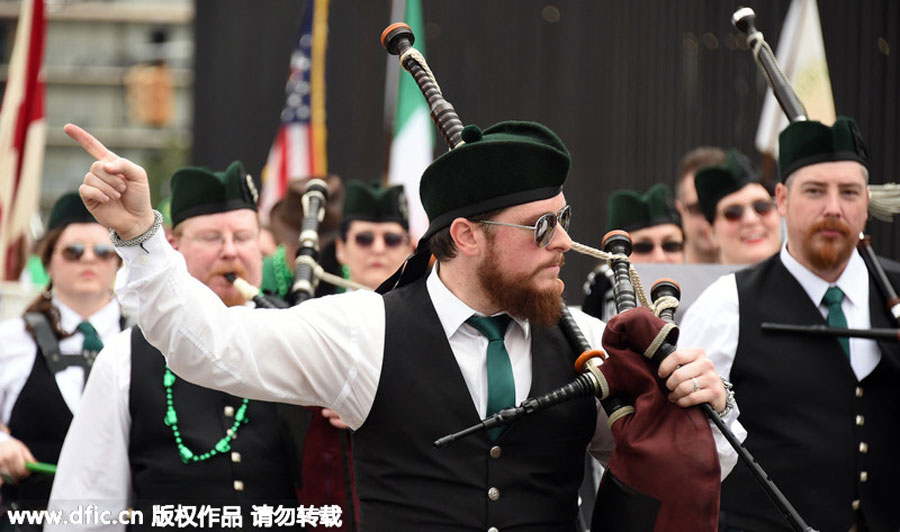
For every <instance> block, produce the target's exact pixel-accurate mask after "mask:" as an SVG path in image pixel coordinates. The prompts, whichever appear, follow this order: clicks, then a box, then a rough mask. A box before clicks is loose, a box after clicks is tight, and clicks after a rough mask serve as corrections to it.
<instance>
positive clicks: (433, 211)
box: [419, 121, 570, 240]
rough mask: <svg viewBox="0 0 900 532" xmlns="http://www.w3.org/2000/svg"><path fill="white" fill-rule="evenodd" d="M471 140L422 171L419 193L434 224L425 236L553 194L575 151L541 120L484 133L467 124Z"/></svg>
mask: <svg viewBox="0 0 900 532" xmlns="http://www.w3.org/2000/svg"><path fill="white" fill-rule="evenodd" d="M462 139H463V141H464V142H465V143H464V144H461V145H459V146H457V147H456V148H454V149H452V150H450V151H449V152H447V153H445V154H443V155H441V156H440V157H438V158H437V159H435V160H434V162H432V163H431V164H430V165H429V166H428V168H426V169H425V172H424V173H423V174H422V182H421V184H420V185H419V194H420V196H421V198H422V206H423V207H424V208H425V212H426V213H427V214H428V219H429V221H430V225H429V227H428V231H426V232H425V235H423V236H422V239H423V240H425V239H427V238H429V237H430V236H431V235H433V234H434V233H436V232H437V231H439V230H441V229H443V228H444V227H447V226H449V225H450V222H452V221H453V220H454V219H455V218H459V217H467V216H475V215H477V214H481V213H485V212H489V211H493V210H496V209H503V208H506V207H511V206H513V205H520V204H522V203H528V202H531V201H538V200H543V199H547V198H552V197H553V196H555V195H557V194H559V193H560V191H562V185H563V183H564V182H565V180H566V175H567V174H568V173H569V164H570V158H569V150H568V149H566V146H565V145H564V144H563V143H562V141H561V140H560V139H559V137H557V136H556V134H555V133H553V131H551V130H550V129H549V128H547V127H546V126H544V125H542V124H538V123H536V122H519V121H508V122H500V123H498V124H495V125H493V126H491V127H489V128H487V129H485V130H484V131H482V130H481V129H479V128H478V127H477V126H472V125H469V126H466V127H465V128H464V129H463V131H462Z"/></svg>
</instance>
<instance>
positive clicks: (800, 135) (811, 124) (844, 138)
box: [778, 116, 869, 181]
mask: <svg viewBox="0 0 900 532" xmlns="http://www.w3.org/2000/svg"><path fill="white" fill-rule="evenodd" d="M868 159H869V152H868V150H867V149H866V144H865V142H863V138H862V134H860V132H859V127H857V125H856V122H854V121H853V119H852V118H848V117H846V116H839V117H837V120H835V121H834V125H833V126H831V127H828V126H826V125H825V124H823V123H821V122H816V121H813V120H805V121H801V122H794V123H792V124H790V125H789V126H788V127H786V128H784V131H782V132H781V134H779V135H778V169H779V177H781V180H782V181H784V180H785V179H787V178H788V176H789V175H791V174H792V173H793V172H794V171H796V170H799V169H800V168H802V167H804V166H809V165H811V164H818V163H828V162H835V161H856V162H858V163H860V164H862V165H863V166H867V161H868Z"/></svg>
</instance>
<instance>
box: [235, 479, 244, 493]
mask: <svg viewBox="0 0 900 532" xmlns="http://www.w3.org/2000/svg"><path fill="white" fill-rule="evenodd" d="M234 491H244V483H243V482H242V481H240V480H235V481H234Z"/></svg>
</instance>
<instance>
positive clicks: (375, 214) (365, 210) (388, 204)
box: [343, 180, 409, 229]
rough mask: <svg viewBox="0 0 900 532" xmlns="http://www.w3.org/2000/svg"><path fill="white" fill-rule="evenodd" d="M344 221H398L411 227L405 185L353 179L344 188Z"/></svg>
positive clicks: (404, 225)
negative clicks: (386, 184)
mask: <svg viewBox="0 0 900 532" xmlns="http://www.w3.org/2000/svg"><path fill="white" fill-rule="evenodd" d="M343 217H344V222H349V221H351V220H362V221H366V222H397V223H398V224H400V225H402V226H403V228H404V229H409V207H408V206H407V202H406V195H405V194H404V193H403V185H396V186H393V187H384V186H381V184H380V183H372V184H366V183H363V182H362V181H358V180H353V181H349V182H348V183H347V186H346V187H345V189H344V211H343Z"/></svg>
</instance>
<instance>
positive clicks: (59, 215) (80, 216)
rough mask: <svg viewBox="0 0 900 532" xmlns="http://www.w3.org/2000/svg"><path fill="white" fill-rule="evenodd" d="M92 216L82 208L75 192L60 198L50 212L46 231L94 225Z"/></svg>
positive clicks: (79, 197)
mask: <svg viewBox="0 0 900 532" xmlns="http://www.w3.org/2000/svg"><path fill="white" fill-rule="evenodd" d="M95 223H98V222H97V220H96V219H94V216H93V215H92V214H91V213H90V211H88V210H87V207H85V206H84V202H83V201H81V196H79V195H78V193H77V192H69V193H67V194H63V195H62V196H60V198H59V199H58V200H56V203H54V204H53V209H51V210H50V221H49V222H48V223H47V230H49V231H52V230H54V229H57V228H59V227H65V226H67V225H69V224H95Z"/></svg>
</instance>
